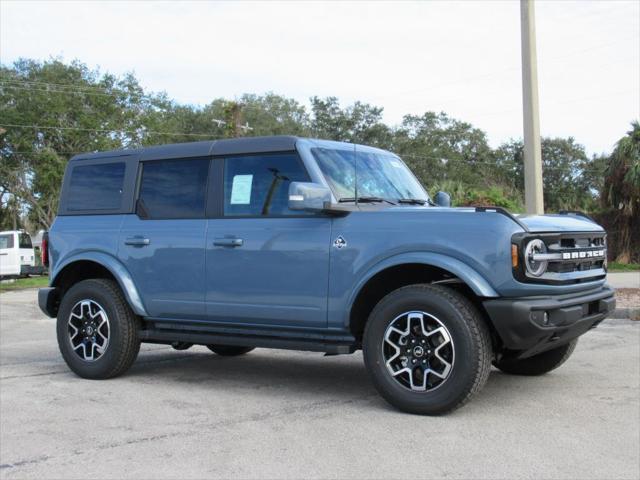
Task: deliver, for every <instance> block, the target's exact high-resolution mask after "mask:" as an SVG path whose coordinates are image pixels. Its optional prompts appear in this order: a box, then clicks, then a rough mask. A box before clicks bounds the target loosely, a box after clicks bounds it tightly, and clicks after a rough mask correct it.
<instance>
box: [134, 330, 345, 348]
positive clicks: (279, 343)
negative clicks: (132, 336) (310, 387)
mask: <svg viewBox="0 0 640 480" xmlns="http://www.w3.org/2000/svg"><path fill="white" fill-rule="evenodd" d="M156 325H157V324H156ZM167 326H168V325H167ZM149 327H150V328H146V329H143V330H140V332H139V336H140V340H141V341H142V342H148V343H173V342H187V343H194V344H196V345H215V344H219V345H238V346H243V347H258V348H280V349H285V350H304V351H309V352H324V353H329V354H334V355H339V354H349V353H353V352H355V351H356V350H357V343H356V340H355V338H353V337H350V336H344V335H341V336H336V337H335V338H331V336H330V335H328V336H315V335H314V336H309V335H307V336H304V337H299V336H294V335H291V336H284V335H282V333H281V334H280V336H276V335H274V334H272V332H269V334H266V335H265V334H256V333H257V332H255V331H254V333H250V332H247V333H244V332H243V333H228V332H225V333H222V332H216V331H197V330H191V329H188V326H187V325H185V327H187V328H180V329H178V328H175V327H174V325H172V326H171V327H169V328H158V327H157V326H155V325H153V324H151V325H149ZM207 330H213V329H207Z"/></svg>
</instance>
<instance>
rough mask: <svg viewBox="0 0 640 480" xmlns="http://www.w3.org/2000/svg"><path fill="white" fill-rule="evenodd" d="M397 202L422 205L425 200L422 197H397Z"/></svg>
mask: <svg viewBox="0 0 640 480" xmlns="http://www.w3.org/2000/svg"><path fill="white" fill-rule="evenodd" d="M398 203H405V204H407V205H424V204H425V203H427V201H426V200H424V199H422V198H399V199H398Z"/></svg>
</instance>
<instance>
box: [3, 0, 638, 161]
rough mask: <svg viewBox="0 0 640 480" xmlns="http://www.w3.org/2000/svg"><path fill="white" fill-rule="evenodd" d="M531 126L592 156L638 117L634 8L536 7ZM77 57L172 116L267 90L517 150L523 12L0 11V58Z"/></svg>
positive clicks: (223, 5) (212, 5) (271, 4)
mask: <svg viewBox="0 0 640 480" xmlns="http://www.w3.org/2000/svg"><path fill="white" fill-rule="evenodd" d="M536 29H537V50H538V77H539V93H540V126H541V133H542V135H544V136H559V137H568V136H572V137H574V138H575V139H576V141H577V142H578V143H580V144H582V145H584V146H585V147H586V149H587V152H588V153H589V154H595V153H604V152H610V151H611V150H612V148H613V147H614V145H615V142H616V141H617V140H618V139H619V138H620V137H622V136H623V135H624V134H625V132H626V131H627V130H629V125H630V122H631V121H632V120H637V119H639V118H640V0H628V1H616V0H605V1H587V0H581V1H551V0H548V1H537V2H536ZM20 57H27V58H33V59H40V60H46V59H49V58H51V57H60V58H62V59H63V60H65V61H71V60H73V59H79V60H81V61H82V62H84V63H86V64H87V65H89V66H90V67H99V68H100V69H101V70H102V71H108V72H111V73H114V74H123V73H125V72H134V73H135V74H136V76H137V78H138V79H139V80H140V82H141V84H142V85H143V86H144V87H145V88H147V89H149V90H151V91H166V92H167V93H168V94H169V96H170V97H172V98H174V99H175V100H177V101H178V102H180V103H189V104H195V105H205V104H207V103H209V102H210V101H211V100H212V99H214V98H218V97H225V98H230V99H231V98H236V97H239V96H240V95H242V94H243V93H245V92H246V93H258V94H261V93H265V92H270V91H271V92H274V93H278V94H281V95H284V96H287V97H293V98H295V99H297V100H298V101H300V102H301V103H303V104H305V105H307V104H308V99H309V97H311V96H313V95H318V96H321V97H322V96H336V97H338V98H339V99H340V101H341V102H342V104H343V105H347V104H349V103H352V102H353V101H356V100H360V101H363V102H368V103H371V104H374V105H377V106H380V107H383V108H384V120H385V122H386V123H388V124H390V125H396V124H398V123H400V122H401V121H402V117H403V115H405V114H422V113H424V112H425V111H444V112H446V113H448V114H449V115H451V116H453V117H454V118H457V119H459V120H464V121H467V122H470V123H471V124H473V125H474V126H476V127H478V128H481V129H482V130H484V131H485V132H486V133H487V135H488V138H489V141H490V143H491V145H492V146H494V147H495V146H498V145H499V144H500V143H502V142H505V141H508V140H509V139H511V138H513V139H516V138H521V137H522V79H521V70H520V66H521V63H520V59H521V57H520V3H519V2H518V1H513V0H502V1H471V0H468V1H461V2H445V1H420V2H417V1H416V2H400V1H394V2H383V1H376V2H374V1H368V2H367V1H360V2H311V1H307V2H302V1H300V2H294V1H288V2H275V1H264V2H249V1H238V2H207V1H194V2H187V1H184V2H177V1H174V2H167V1H165V2H157V1H140V2H130V1H112V2H102V1H96V0H93V1H64V2H63V1H53V0H49V1H44V2H42V1H25V0H22V1H15V0H0V61H1V62H2V63H3V64H4V65H8V64H11V63H12V62H13V61H15V60H16V59H18V58H20Z"/></svg>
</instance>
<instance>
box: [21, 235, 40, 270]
mask: <svg viewBox="0 0 640 480" xmlns="http://www.w3.org/2000/svg"><path fill="white" fill-rule="evenodd" d="M18 248H19V250H20V252H19V255H20V265H21V266H22V265H26V266H29V267H33V266H34V265H35V264H36V262H35V260H36V258H35V253H34V252H33V244H32V243H31V236H30V235H29V234H28V233H24V232H21V233H19V234H18Z"/></svg>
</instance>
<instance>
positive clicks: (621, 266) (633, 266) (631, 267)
mask: <svg viewBox="0 0 640 480" xmlns="http://www.w3.org/2000/svg"><path fill="white" fill-rule="evenodd" d="M608 271H609V272H640V263H618V262H609V265H608Z"/></svg>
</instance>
